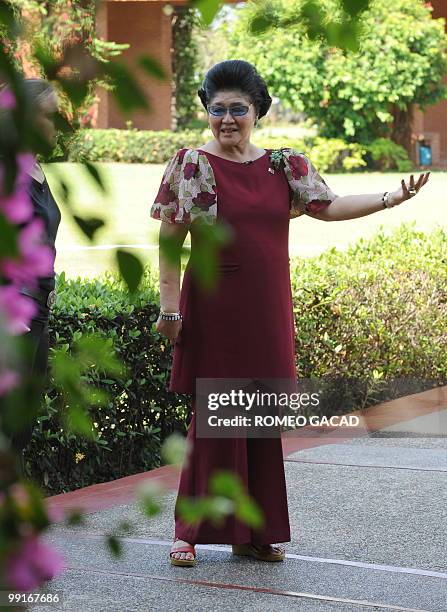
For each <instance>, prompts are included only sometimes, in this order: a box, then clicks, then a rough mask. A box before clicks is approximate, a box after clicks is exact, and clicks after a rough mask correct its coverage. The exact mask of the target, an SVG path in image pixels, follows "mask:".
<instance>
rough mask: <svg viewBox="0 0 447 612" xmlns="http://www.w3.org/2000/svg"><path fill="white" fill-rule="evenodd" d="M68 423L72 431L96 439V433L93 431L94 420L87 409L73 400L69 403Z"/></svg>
mask: <svg viewBox="0 0 447 612" xmlns="http://www.w3.org/2000/svg"><path fill="white" fill-rule="evenodd" d="M66 422H67V425H68V426H69V428H70V431H72V432H73V433H78V434H80V435H81V436H83V437H84V438H87V439H91V440H95V439H96V437H97V436H96V433H95V432H94V431H93V422H92V420H91V418H90V416H89V415H88V414H87V412H86V411H85V409H83V408H81V406H79V405H77V404H74V403H73V402H72V401H71V402H70V404H69V408H68V414H67V417H66Z"/></svg>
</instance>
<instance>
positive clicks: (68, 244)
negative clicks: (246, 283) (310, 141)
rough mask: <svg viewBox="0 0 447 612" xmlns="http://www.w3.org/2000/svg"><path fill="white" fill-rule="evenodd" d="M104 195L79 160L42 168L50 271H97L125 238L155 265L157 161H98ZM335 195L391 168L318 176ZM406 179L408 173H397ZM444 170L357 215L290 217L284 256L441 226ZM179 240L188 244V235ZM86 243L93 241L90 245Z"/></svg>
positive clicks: (377, 189) (393, 183)
mask: <svg viewBox="0 0 447 612" xmlns="http://www.w3.org/2000/svg"><path fill="white" fill-rule="evenodd" d="M99 166H100V169H101V171H102V174H103V176H104V178H105V182H106V184H107V186H108V195H107V196H104V195H103V194H102V193H101V192H100V191H99V190H98V188H97V187H96V185H95V184H94V183H93V182H92V180H91V179H90V177H89V176H88V175H87V173H86V172H85V170H84V168H83V167H82V166H81V165H80V164H74V163H65V164H49V165H47V166H45V172H46V175H47V178H48V181H49V183H50V186H52V190H53V194H54V196H55V197H56V199H57V200H58V202H59V203H60V207H61V212H62V222H61V226H60V229H59V234H58V239H57V244H56V246H57V250H58V256H57V260H56V270H57V272H62V271H65V272H66V274H67V276H68V277H76V276H90V277H92V276H97V275H100V274H101V273H102V272H104V271H107V270H113V269H115V263H114V257H113V253H114V249H113V248H110V245H117V244H120V245H129V247H130V248H133V249H135V250H134V251H133V252H135V253H137V254H140V255H141V257H142V259H143V261H144V262H145V263H147V264H149V265H152V266H158V247H157V243H158V230H159V227H160V222H159V221H157V220H155V219H152V218H151V217H150V216H149V210H150V206H151V204H152V202H153V200H154V198H155V195H156V193H157V190H158V187H159V185H160V180H161V177H162V173H163V170H164V166H163V165H143V164H116V163H104V164H99ZM57 175H60V176H63V178H64V180H65V181H66V182H67V184H68V185H69V186H70V189H71V190H72V193H73V208H74V210H75V211H76V213H78V214H81V215H83V216H99V217H102V218H103V219H104V220H105V221H106V227H104V228H101V229H100V230H99V231H98V233H97V238H96V240H95V243H94V245H92V244H91V243H89V241H88V240H87V239H86V238H84V237H83V235H82V233H81V232H80V230H79V229H78V227H77V226H76V224H75V223H74V222H73V221H72V219H71V217H70V215H69V214H68V210H67V207H66V206H65V205H63V204H62V202H63V199H62V197H61V196H60V194H58V192H57V190H56V187H55V185H56V183H57V181H56V180H55V178H56V176H57ZM324 178H325V180H326V181H327V183H328V184H329V185H330V187H331V188H332V190H333V191H334V192H335V193H337V194H339V195H348V194H356V193H383V192H384V191H392V190H394V189H397V188H398V186H399V184H400V180H401V178H404V177H403V176H401V175H399V174H391V173H390V174H381V173H377V172H375V173H363V174H335V175H324ZM405 178H408V177H405ZM446 178H447V173H445V172H435V173H433V174H432V175H431V177H430V181H429V183H428V185H426V186H425V187H424V189H423V191H422V192H421V193H420V194H419V195H418V196H417V198H415V199H413V200H411V201H409V202H405V203H403V204H402V205H401V206H398V207H396V208H394V209H392V210H384V211H380V212H378V213H375V214H373V215H369V216H367V217H362V218H360V219H352V220H350V221H339V222H337V223H325V222H322V221H318V220H315V219H312V218H310V217H307V216H302V217H300V218H298V219H293V220H292V221H291V223H290V239H289V249H290V254H291V256H293V255H300V256H306V257H307V256H312V255H315V254H318V253H320V252H322V251H324V250H326V249H328V248H331V247H334V246H335V247H338V248H346V247H347V246H348V244H350V243H351V242H356V241H357V240H358V239H360V238H368V237H370V236H372V235H373V234H374V233H375V232H376V231H377V230H378V228H379V226H381V225H382V226H384V227H385V228H387V229H389V230H391V229H392V228H394V227H397V226H398V225H400V224H401V223H402V222H414V223H415V226H416V227H417V228H418V229H421V230H423V231H430V230H431V229H434V227H435V226H436V225H441V226H443V227H444V228H447V207H446V206H445V184H446ZM186 244H189V237H188V238H187V242H186ZM92 246H93V248H92Z"/></svg>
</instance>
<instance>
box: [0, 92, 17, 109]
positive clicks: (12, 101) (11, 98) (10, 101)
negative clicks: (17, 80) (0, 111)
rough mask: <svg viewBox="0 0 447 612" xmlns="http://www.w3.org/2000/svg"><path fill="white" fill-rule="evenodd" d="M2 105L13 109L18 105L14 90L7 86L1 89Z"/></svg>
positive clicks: (0, 98) (0, 103)
mask: <svg viewBox="0 0 447 612" xmlns="http://www.w3.org/2000/svg"><path fill="white" fill-rule="evenodd" d="M0 106H1V107H2V108H6V109H8V110H12V109H13V108H15V107H16V97H15V95H14V92H12V91H11V90H10V89H8V88H5V89H3V90H2V91H0Z"/></svg>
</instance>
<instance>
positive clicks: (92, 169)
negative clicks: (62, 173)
mask: <svg viewBox="0 0 447 612" xmlns="http://www.w3.org/2000/svg"><path fill="white" fill-rule="evenodd" d="M82 164H83V166H84V168H85V170H86V171H87V172H88V174H89V175H90V176H91V178H92V179H93V180H94V181H95V183H96V184H97V185H98V187H99V188H100V189H101V191H103V192H104V193H107V192H108V189H107V185H106V184H105V183H104V181H103V178H102V176H101V172H100V170H99V168H98V167H97V166H96V165H95V164H92V162H89V161H87V160H83V162H82Z"/></svg>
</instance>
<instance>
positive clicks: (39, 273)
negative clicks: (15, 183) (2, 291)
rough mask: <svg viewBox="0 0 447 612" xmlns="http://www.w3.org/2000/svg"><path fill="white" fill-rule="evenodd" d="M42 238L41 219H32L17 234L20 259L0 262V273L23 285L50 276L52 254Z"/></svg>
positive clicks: (51, 271)
mask: <svg viewBox="0 0 447 612" xmlns="http://www.w3.org/2000/svg"><path fill="white" fill-rule="evenodd" d="M43 236H44V223H43V221H42V219H37V218H36V219H33V220H32V221H31V222H30V223H28V225H26V226H25V227H24V228H23V229H22V230H21V232H20V234H19V239H18V243H19V252H20V257H19V258H18V259H13V258H5V259H4V260H3V262H2V261H0V272H1V273H2V274H3V275H4V276H5V277H6V278H8V279H10V280H12V281H13V282H15V283H23V284H32V283H33V282H34V281H35V279H36V278H39V277H45V276H50V275H51V274H52V273H53V266H54V253H53V251H52V249H51V248H50V247H49V246H47V245H45V244H42V238H43Z"/></svg>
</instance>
